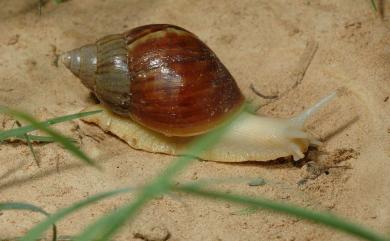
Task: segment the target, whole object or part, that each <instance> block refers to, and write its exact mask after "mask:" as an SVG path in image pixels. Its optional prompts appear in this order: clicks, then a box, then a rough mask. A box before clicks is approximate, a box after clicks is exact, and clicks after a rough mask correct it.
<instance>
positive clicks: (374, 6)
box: [371, 0, 378, 12]
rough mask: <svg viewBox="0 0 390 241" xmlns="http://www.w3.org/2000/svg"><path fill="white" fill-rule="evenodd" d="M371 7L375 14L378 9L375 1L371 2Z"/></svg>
mask: <svg viewBox="0 0 390 241" xmlns="http://www.w3.org/2000/svg"><path fill="white" fill-rule="evenodd" d="M371 6H372V8H373V9H374V10H375V12H377V11H378V8H377V7H376V3H375V0H371Z"/></svg>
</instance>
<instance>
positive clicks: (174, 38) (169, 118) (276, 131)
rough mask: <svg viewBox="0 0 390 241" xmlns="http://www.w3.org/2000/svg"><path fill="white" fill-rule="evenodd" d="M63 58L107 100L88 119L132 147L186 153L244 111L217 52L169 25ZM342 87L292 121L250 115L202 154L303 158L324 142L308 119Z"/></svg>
mask: <svg viewBox="0 0 390 241" xmlns="http://www.w3.org/2000/svg"><path fill="white" fill-rule="evenodd" d="M62 61H63V63H64V64H65V66H66V67H67V68H69V69H70V70H71V71H72V72H73V73H74V74H75V75H76V76H78V77H79V78H80V79H81V81H82V83H83V84H84V85H85V86H86V87H88V88H89V89H90V90H91V91H92V92H93V93H94V94H95V95H96V96H97V98H98V99H99V100H100V101H101V103H102V105H97V106H93V107H90V108H88V109H87V110H94V109H103V110H104V112H103V113H101V114H98V115H95V116H90V117H86V118H84V120H85V121H87V122H93V123H95V124H98V125H99V126H100V127H101V128H102V129H104V130H106V131H110V132H112V133H113V134H115V135H117V136H118V137H120V138H121V139H123V140H124V141H126V142H127V143H128V144H129V145H130V146H132V147H134V148H136V149H143V150H146V151H151V152H158V153H167V154H173V155H176V154H180V153H182V152H183V150H184V149H185V148H186V146H187V144H188V142H189V141H190V140H192V139H193V137H192V136H198V135H202V134H204V133H206V132H209V131H212V130H213V129H215V128H216V127H217V126H218V125H220V124H221V123H223V122H224V120H225V119H227V118H228V117H230V116H231V115H232V114H234V113H237V112H238V111H240V110H242V108H243V106H244V103H245V98H244V96H243V95H242V93H241V91H240V89H239V88H238V86H237V84H236V82H235V80H234V79H233V77H232V75H231V74H230V73H229V71H228V70H227V69H226V67H225V66H224V65H223V64H222V63H221V62H220V60H219V59H218V58H217V56H216V55H215V54H214V52H213V51H212V50H211V49H210V48H209V47H207V46H206V45H205V44H204V43H203V42H202V41H201V40H199V38H198V37H196V36H195V35H194V34H192V33H190V32H188V31H187V30H185V29H183V28H180V27H177V26H173V25H167V24H154V25H146V26H141V27H138V28H135V29H132V30H130V31H128V32H125V33H122V34H113V35H108V36H105V37H103V38H101V39H99V40H98V41H96V43H94V44H89V45H85V46H83V47H80V48H78V49H75V50H72V51H69V52H67V53H65V54H63V55H62ZM335 95H336V92H333V93H332V94H330V95H329V96H327V97H325V98H323V99H321V100H320V101H319V102H317V103H316V104H315V105H314V106H313V107H311V108H309V109H308V110H306V111H304V112H303V113H301V114H300V115H298V116H296V117H293V118H290V119H279V118H270V117H264V116H259V115H255V114H253V113H250V112H246V111H244V112H245V113H243V114H242V115H241V116H240V117H239V119H238V120H237V121H235V122H234V123H233V124H232V126H231V128H229V129H228V131H227V133H225V134H224V135H223V137H222V139H221V140H220V141H219V142H218V143H217V144H216V145H215V146H214V147H213V148H211V149H209V150H206V151H205V152H203V153H202V154H200V155H199V157H200V158H201V159H205V160H214V161H224V162H240V161H248V160H254V161H267V160H272V159H276V158H279V157H286V156H290V155H292V156H293V158H294V160H298V159H300V158H303V157H304V154H303V153H304V152H306V151H307V149H308V146H309V145H310V144H319V142H318V141H317V140H316V139H314V138H313V137H312V136H311V135H310V134H309V133H307V132H305V131H304V130H303V125H304V122H305V120H306V119H307V118H308V117H309V116H310V115H311V114H312V113H313V112H315V111H316V110H318V109H319V108H320V107H321V106H324V105H325V104H326V103H328V102H329V101H330V100H331V99H332V98H333V97H334V96H335Z"/></svg>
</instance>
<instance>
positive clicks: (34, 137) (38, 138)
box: [12, 134, 76, 143]
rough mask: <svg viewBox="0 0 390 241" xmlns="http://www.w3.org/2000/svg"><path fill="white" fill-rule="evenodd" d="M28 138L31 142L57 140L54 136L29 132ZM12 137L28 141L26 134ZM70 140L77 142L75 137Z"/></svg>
mask: <svg viewBox="0 0 390 241" xmlns="http://www.w3.org/2000/svg"><path fill="white" fill-rule="evenodd" d="M28 138H29V139H30V141H31V142H38V143H51V142H54V141H55V140H54V138H53V137H52V136H37V135H31V134H29V135H28ZM12 139H16V140H21V141H27V139H26V137H25V136H24V135H23V136H16V137H12ZM68 140H69V141H71V142H76V140H75V139H73V138H69V137H68Z"/></svg>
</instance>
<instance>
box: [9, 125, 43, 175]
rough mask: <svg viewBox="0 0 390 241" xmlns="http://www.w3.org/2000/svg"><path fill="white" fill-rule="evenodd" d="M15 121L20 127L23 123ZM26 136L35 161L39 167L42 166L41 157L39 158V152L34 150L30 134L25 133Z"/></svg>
mask: <svg viewBox="0 0 390 241" xmlns="http://www.w3.org/2000/svg"><path fill="white" fill-rule="evenodd" d="M15 123H16V125H18V127H21V126H22V124H20V122H19V121H15ZM24 137H25V138H26V141H27V145H28V148H30V151H31V153H32V154H33V157H34V160H35V163H36V164H37V166H38V167H40V163H39V158H38V156H37V154H36V153H35V151H34V148H33V146H32V144H31V140H30V137H29V135H28V134H27V133H26V134H24Z"/></svg>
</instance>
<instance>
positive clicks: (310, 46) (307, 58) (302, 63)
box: [249, 40, 318, 109]
mask: <svg viewBox="0 0 390 241" xmlns="http://www.w3.org/2000/svg"><path fill="white" fill-rule="evenodd" d="M317 50H318V43H317V42H316V41H314V40H310V41H308V42H307V44H306V49H305V51H304V52H303V54H302V56H301V58H300V59H299V61H298V64H297V67H296V68H295V71H294V72H293V74H292V77H291V78H293V79H295V80H294V83H293V85H292V86H291V87H290V88H289V89H287V90H285V91H284V92H283V93H281V94H280V95H272V96H267V95H263V94H262V93H260V92H259V91H258V90H256V89H255V87H254V86H253V85H252V84H251V85H250V86H249V88H250V89H251V90H252V91H253V92H254V93H255V94H256V95H258V96H260V97H262V98H264V99H269V100H271V101H268V102H266V103H265V104H263V105H261V106H259V107H258V108H257V109H259V108H261V107H264V106H266V105H269V104H271V103H273V102H274V101H276V100H278V99H280V98H281V97H283V96H285V95H286V94H288V93H289V92H290V91H292V90H294V89H295V88H297V87H298V86H299V85H300V84H301V83H302V81H303V78H304V77H305V74H306V71H307V70H308V69H309V66H310V64H311V62H312V61H313V59H314V56H315V54H316V53H317Z"/></svg>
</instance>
